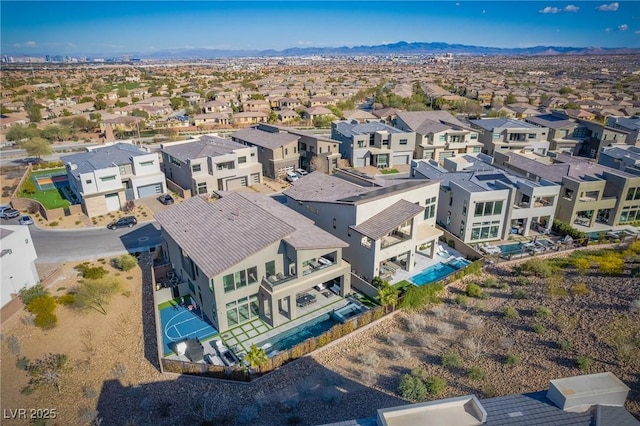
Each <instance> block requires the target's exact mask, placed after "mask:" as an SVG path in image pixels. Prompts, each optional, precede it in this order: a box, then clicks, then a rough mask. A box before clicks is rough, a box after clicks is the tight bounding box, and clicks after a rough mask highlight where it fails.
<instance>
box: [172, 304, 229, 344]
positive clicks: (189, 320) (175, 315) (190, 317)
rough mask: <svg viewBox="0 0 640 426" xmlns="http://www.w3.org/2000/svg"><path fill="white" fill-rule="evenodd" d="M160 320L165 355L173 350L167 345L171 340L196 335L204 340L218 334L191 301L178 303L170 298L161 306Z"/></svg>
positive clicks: (174, 340) (175, 340)
mask: <svg viewBox="0 0 640 426" xmlns="http://www.w3.org/2000/svg"><path fill="white" fill-rule="evenodd" d="M160 322H161V326H162V345H163V349H164V354H165V355H169V354H171V353H172V352H173V351H172V350H171V348H170V346H169V345H170V344H171V343H173V342H178V341H180V340H184V339H187V338H196V337H197V338H198V339H200V341H205V340H208V339H210V338H211V337H213V336H215V335H216V334H218V330H216V329H215V328H214V327H213V325H211V323H209V320H207V318H206V317H205V316H204V315H202V312H201V311H200V308H199V307H198V306H196V305H194V304H193V302H191V301H187V302H185V303H183V304H179V303H178V301H177V300H172V301H170V302H169V303H168V304H167V306H162V307H161V308H160Z"/></svg>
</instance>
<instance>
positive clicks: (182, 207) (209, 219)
mask: <svg viewBox="0 0 640 426" xmlns="http://www.w3.org/2000/svg"><path fill="white" fill-rule="evenodd" d="M221 194H222V198H220V199H218V200H215V201H211V202H210V201H207V200H205V199H203V198H202V197H193V198H191V199H189V200H187V201H184V202H182V203H180V204H177V205H175V206H173V207H172V208H170V209H167V210H165V211H163V212H161V213H159V214H157V215H156V220H157V221H158V223H160V225H161V226H162V228H163V230H164V231H165V232H166V233H167V234H168V235H169V236H170V237H171V238H173V239H174V240H175V241H176V243H177V244H178V245H179V246H180V247H181V248H182V249H183V250H184V251H185V252H186V253H187V254H188V255H189V257H191V258H192V259H193V261H194V262H195V263H196V264H197V265H198V266H199V267H200V268H201V269H202V270H203V272H204V273H205V274H207V276H208V277H212V276H214V275H217V274H219V273H220V272H223V271H225V270H226V269H228V268H230V267H232V266H233V265H235V264H237V263H238V262H240V261H242V260H244V259H246V258H247V257H249V256H251V255H253V254H255V253H257V252H259V251H260V250H262V249H264V248H265V247H267V246H269V245H271V244H273V243H276V242H278V241H280V240H284V241H285V242H287V243H288V244H290V245H291V246H293V247H294V248H296V249H298V250H311V249H321V248H330V247H347V244H346V243H345V242H344V241H342V240H340V239H339V238H337V237H334V236H333V235H331V234H329V233H328V232H325V231H323V230H322V229H320V228H318V227H316V226H315V225H314V223H313V221H312V220H310V219H307V218H306V217H304V216H302V215H300V214H298V213H296V212H295V211H293V210H291V209H289V208H288V207H286V206H284V205H282V204H280V203H278V202H277V201H275V200H274V199H273V198H271V197H267V196H265V195H261V194H253V193H235V192H222V193H221Z"/></svg>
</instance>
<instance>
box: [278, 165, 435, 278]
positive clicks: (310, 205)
mask: <svg viewBox="0 0 640 426" xmlns="http://www.w3.org/2000/svg"><path fill="white" fill-rule="evenodd" d="M345 173H348V172H345ZM341 175H342V176H344V177H345V178H344V179H343V178H340V177H336V176H330V175H326V174H324V173H319V172H314V173H311V174H309V175H308V176H305V177H304V178H303V179H299V180H297V181H295V182H293V186H292V187H291V188H289V189H287V190H286V191H284V192H283V194H284V195H285V196H286V197H287V206H288V207H290V208H291V209H293V210H295V211H296V212H298V213H300V214H302V215H304V216H306V217H308V218H309V219H311V220H313V221H314V222H315V224H316V225H317V226H319V227H320V228H322V229H324V230H325V231H327V232H329V233H331V234H333V235H334V236H336V237H338V238H340V239H341V240H343V241H345V242H346V243H347V244H348V246H347V247H345V248H344V250H343V256H344V258H345V260H346V261H348V262H349V263H350V264H351V267H352V268H353V273H354V274H356V275H358V276H359V277H361V278H362V279H364V280H366V281H369V282H370V281H371V280H373V278H374V277H377V276H380V275H382V270H383V267H384V265H385V264H386V263H388V262H391V263H393V264H394V265H397V267H401V268H402V269H405V270H407V271H411V270H412V269H413V266H414V258H415V256H417V255H419V256H423V255H424V256H428V257H431V258H433V257H434V256H435V254H436V247H437V244H438V238H439V237H440V235H442V231H440V230H438V229H436V228H435V213H436V205H437V199H438V193H439V184H438V182H431V181H418V180H405V181H403V182H402V183H396V184H391V185H389V186H382V184H381V183H376V182H374V181H371V182H367V183H362V185H360V184H358V183H354V182H356V181H357V180H356V179H353V180H351V179H349V178H350V176H348V174H344V173H342V174H341ZM353 177H354V178H357V176H355V175H354V176H353ZM418 252H419V253H420V254H417V253H418Z"/></svg>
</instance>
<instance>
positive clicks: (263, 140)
mask: <svg viewBox="0 0 640 426" xmlns="http://www.w3.org/2000/svg"><path fill="white" fill-rule="evenodd" d="M231 136H232V137H233V138H236V139H240V140H243V141H246V142H248V143H250V144H252V145H257V146H261V147H264V148H269V149H275V148H279V147H281V146H284V145H288V144H290V143H293V142H296V141H297V140H298V139H299V138H300V137H299V136H296V135H292V134H290V133H284V132H282V133H280V132H266V131H264V130H258V129H255V128H253V127H247V128H245V129H242V130H238V131H237V132H233V133H232V134H231Z"/></svg>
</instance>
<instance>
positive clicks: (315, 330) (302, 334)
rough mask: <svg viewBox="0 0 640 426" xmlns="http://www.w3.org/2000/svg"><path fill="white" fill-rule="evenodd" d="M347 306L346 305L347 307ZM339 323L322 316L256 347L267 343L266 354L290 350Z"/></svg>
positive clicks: (330, 317) (327, 315)
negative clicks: (268, 345)
mask: <svg viewBox="0 0 640 426" xmlns="http://www.w3.org/2000/svg"><path fill="white" fill-rule="evenodd" d="M347 306H348V305H347ZM339 323H340V322H339V321H338V320H337V319H335V318H334V317H333V316H332V315H330V314H324V315H321V316H319V317H317V318H314V319H312V320H309V321H307V322H305V323H302V324H300V325H298V326H296V327H293V328H292V329H290V330H287V331H284V332H282V333H280V334H276V335H275V336H273V337H271V338H269V339H267V340H264V341H262V342H260V343H258V344H257V345H256V346H258V347H259V348H261V347H263V346H264V345H266V344H267V343H268V344H270V345H271V346H270V347H269V350H268V351H267V352H269V353H270V354H271V353H274V352H277V351H284V350H287V349H291V348H292V347H294V346H295V345H297V344H298V343H300V342H303V341H305V340H307V339H309V338H311V337H317V336H319V335H321V334H322V333H324V332H325V331H327V330H329V329H331V327H333V326H334V325H336V324H339Z"/></svg>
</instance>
